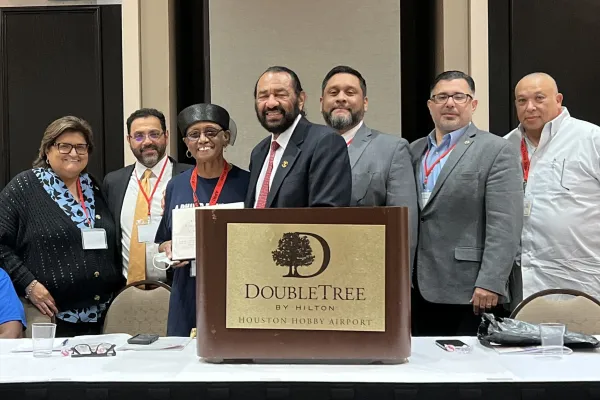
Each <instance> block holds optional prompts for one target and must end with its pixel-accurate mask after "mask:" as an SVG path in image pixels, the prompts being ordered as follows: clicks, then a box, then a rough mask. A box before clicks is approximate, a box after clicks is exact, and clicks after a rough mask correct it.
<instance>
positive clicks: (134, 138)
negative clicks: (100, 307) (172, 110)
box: [104, 108, 191, 284]
mask: <svg viewBox="0 0 600 400" xmlns="http://www.w3.org/2000/svg"><path fill="white" fill-rule="evenodd" d="M127 133H128V134H127V136H126V140H127V142H128V143H129V146H130V147H131V151H132V153H133V155H134V156H135V158H136V159H137V161H136V162H135V163H134V164H131V165H128V166H126V167H124V168H121V169H119V170H117V171H113V172H111V173H110V174H108V175H107V176H106V178H104V191H105V195H106V197H107V199H108V204H109V207H110V210H111V212H112V214H113V216H114V218H115V223H116V226H117V237H118V246H119V248H120V249H121V255H122V261H123V275H124V276H125V278H126V279H127V284H130V283H132V282H139V281H142V280H146V279H148V280H159V281H162V282H166V283H169V284H170V282H171V281H172V277H171V276H170V274H169V276H167V272H165V271H162V270H159V269H156V268H154V267H153V262H152V261H153V260H152V257H153V256H154V254H156V253H157V252H158V246H157V245H155V244H154V236H155V234H156V229H157V228H158V224H159V223H160V220H161V218H162V207H161V200H162V195H163V192H164V190H165V189H166V187H167V183H168V182H169V181H170V180H171V178H172V177H173V176H176V175H177V174H180V173H182V172H184V171H186V170H188V169H190V168H191V165H187V164H180V163H177V162H176V161H175V160H173V159H172V158H171V157H168V156H166V150H167V143H168V140H169V131H168V130H167V127H166V121H165V116H164V115H163V113H161V112H160V111H158V110H155V109H152V108H142V109H140V110H137V111H135V112H133V113H132V114H131V115H130V116H129V118H127Z"/></svg>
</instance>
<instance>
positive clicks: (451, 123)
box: [411, 71, 523, 336]
mask: <svg viewBox="0 0 600 400" xmlns="http://www.w3.org/2000/svg"><path fill="white" fill-rule="evenodd" d="M474 96H475V83H474V82H473V79H472V78H471V77H470V76H468V75H466V74H464V73H463V72H459V71H448V72H444V73H442V74H440V75H439V76H438V77H437V78H436V79H435V81H434V83H433V85H432V89H431V97H430V99H429V100H428V102H427V106H428V107H429V111H430V113H431V117H432V119H433V122H434V124H435V129H434V130H433V131H432V132H431V133H430V134H429V135H428V136H427V137H424V138H421V139H418V140H417V141H415V142H413V143H412V144H411V152H412V155H413V165H414V168H415V176H416V181H417V188H418V199H419V207H420V210H421V212H420V223H419V244H418V248H417V257H416V263H415V271H414V273H413V286H414V288H413V296H412V316H413V318H412V320H413V333H414V334H416V335H422V336H451V335H475V334H476V332H477V327H478V325H479V322H480V317H479V315H480V314H482V313H483V312H495V313H504V308H503V307H502V304H505V303H509V302H510V290H509V276H510V274H511V270H512V267H513V260H514V257H515V255H516V254H517V251H518V248H519V242H520V232H521V228H522V225H523V175H522V171H521V166H520V161H519V154H518V152H517V149H516V148H515V147H514V146H512V145H511V144H510V143H506V141H505V140H503V139H502V138H501V137H498V136H495V135H492V134H490V133H489V132H485V131H482V130H479V129H478V128H477V127H476V126H475V124H473V122H472V115H473V113H474V112H475V109H476V108H477V100H475V99H474Z"/></svg>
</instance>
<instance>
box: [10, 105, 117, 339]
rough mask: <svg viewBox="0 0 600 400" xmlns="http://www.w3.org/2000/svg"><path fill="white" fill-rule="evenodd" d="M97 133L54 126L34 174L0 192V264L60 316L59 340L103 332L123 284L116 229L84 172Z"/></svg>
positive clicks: (23, 292) (77, 124)
mask: <svg viewBox="0 0 600 400" xmlns="http://www.w3.org/2000/svg"><path fill="white" fill-rule="evenodd" d="M93 147H94V146H93V141H92V129H91V127H90V126H89V124H88V123H87V122H86V121H84V120H82V119H79V118H76V117H70V116H68V117H63V118H60V119H58V120H56V121H54V122H52V123H51V124H50V125H49V126H48V128H46V131H45V133H44V136H43V138H42V143H41V146H40V150H39V155H38V158H37V159H36V160H35V162H34V164H33V169H31V170H27V171H24V172H22V173H20V174H19V175H17V176H16V177H15V178H14V179H13V180H12V181H11V182H10V183H9V184H8V185H7V186H6V187H5V188H4V190H2V192H1V193H0V266H1V267H2V268H3V269H5V270H6V272H7V273H8V274H9V275H10V277H11V279H12V281H13V284H14V285H15V288H16V290H17V292H18V293H19V295H20V296H24V297H25V298H27V299H28V300H29V301H30V302H31V303H32V304H33V305H35V307H37V308H38V309H39V310H40V311H41V312H42V313H43V314H45V315H48V316H55V317H56V323H57V331H56V336H59V337H60V336H63V337H65V336H66V337H68V336H75V335H79V334H94V333H100V332H101V331H102V321H103V312H104V311H105V310H106V308H107V306H108V303H109V302H110V300H111V299H112V296H113V295H114V293H115V292H116V291H117V290H118V289H119V288H120V287H121V286H122V284H123V282H122V280H123V278H122V276H121V274H120V272H119V269H118V267H117V266H118V259H117V251H116V232H115V224H114V222H113V219H112V216H111V214H110V212H109V210H108V206H107V204H106V201H105V200H104V198H103V196H102V194H101V193H100V190H99V185H98V184H97V183H96V181H95V180H94V179H93V178H92V177H91V176H90V175H88V174H87V173H86V172H85V170H86V167H87V164H88V157H89V154H91V153H92V150H93Z"/></svg>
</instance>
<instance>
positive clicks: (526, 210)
mask: <svg viewBox="0 0 600 400" xmlns="http://www.w3.org/2000/svg"><path fill="white" fill-rule="evenodd" d="M531 206H532V203H531V200H527V199H525V200H524V202H523V215H524V216H525V217H529V216H530V215H531Z"/></svg>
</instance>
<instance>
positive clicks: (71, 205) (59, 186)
mask: <svg viewBox="0 0 600 400" xmlns="http://www.w3.org/2000/svg"><path fill="white" fill-rule="evenodd" d="M33 172H34V173H35V175H36V176H37V178H38V179H39V180H40V182H41V183H42V185H44V189H45V190H46V193H48V195H49V196H50V197H51V198H52V200H54V201H55V202H56V204H58V206H59V207H60V208H61V209H62V210H63V211H64V212H65V214H67V215H68V216H69V217H70V218H71V221H73V222H74V223H75V224H76V225H77V227H78V228H79V229H85V228H93V227H94V220H95V218H96V205H95V200H94V189H93V184H92V180H91V179H90V176H89V175H88V174H87V173H84V174H81V175H80V177H79V182H80V183H81V192H82V193H83V199H84V202H85V207H86V208H87V212H88V213H89V216H90V221H89V222H88V219H87V217H86V215H85V212H84V210H83V207H82V206H81V204H79V202H78V201H76V200H75V198H74V197H73V195H72V194H71V192H70V191H69V189H68V188H67V185H65V183H64V182H63V181H62V180H61V179H60V178H59V177H58V175H57V174H56V173H55V172H54V171H53V170H52V169H50V168H35V169H34V170H33ZM90 222H91V224H92V226H89V224H90ZM109 302H110V301H108V302H106V303H103V304H100V305H98V306H96V305H93V306H91V307H85V308H81V309H75V310H68V311H61V312H59V313H58V314H56V318H59V319H61V320H63V321H66V322H73V323H76V322H98V319H99V318H100V317H101V315H102V313H103V312H104V311H105V310H106V308H107V306H108V303H109Z"/></svg>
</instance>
